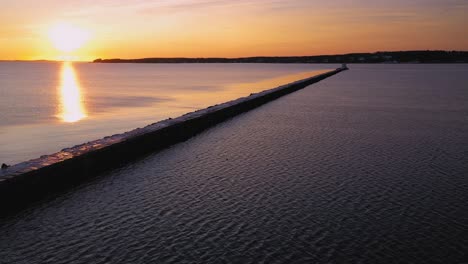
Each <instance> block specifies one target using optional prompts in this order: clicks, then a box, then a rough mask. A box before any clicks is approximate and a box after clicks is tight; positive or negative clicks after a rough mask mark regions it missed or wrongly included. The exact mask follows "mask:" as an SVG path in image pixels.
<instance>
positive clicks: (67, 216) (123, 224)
mask: <svg viewBox="0 0 468 264" xmlns="http://www.w3.org/2000/svg"><path fill="white" fill-rule="evenodd" d="M350 67H351V70H349V71H345V72H342V73H339V74H338V75H335V76H333V77H331V78H328V79H326V80H324V81H321V82H319V83H317V84H314V85H312V86H309V87H307V88H305V89H303V90H300V91H298V92H295V93H293V94H290V95H287V96H285V97H282V98H279V99H278V100H275V101H273V102H270V103H268V104H266V105H263V106H261V107H259V108H257V109H254V110H252V111H250V112H247V113H244V114H242V115H239V116H237V117H235V118H233V119H230V120H228V121H226V122H224V123H221V124H219V125H217V126H215V127H213V128H211V129H209V130H207V131H205V132H203V133H201V134H200V135H198V136H196V137H194V138H192V139H190V140H188V141H185V142H182V143H179V144H176V145H174V146H172V147H171V148H169V149H166V150H163V151H160V152H157V153H154V154H151V155H148V156H147V157H145V158H142V159H140V160H139V161H137V162H134V163H132V164H128V165H126V166H124V167H120V168H116V169H115V170H113V171H109V172H107V173H105V174H103V175H102V176H100V177H98V178H96V179H94V180H91V181H89V182H86V183H84V184H82V185H80V186H77V187H76V188H74V189H72V190H68V191H66V192H64V193H62V194H57V195H54V196H51V197H49V199H47V200H43V201H38V202H37V203H36V204H35V205H33V206H31V207H30V208H28V209H26V210H23V211H22V212H19V213H17V214H16V215H12V216H9V217H8V218H4V219H0V260H1V262H4V263H460V264H461V263H467V262H468V254H467V252H468V144H467V143H468V104H467V103H466V102H467V101H468V90H467V87H468V86H467V84H468V75H467V74H466V73H467V72H468V65H351V66H350Z"/></svg>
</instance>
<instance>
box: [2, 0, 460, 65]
mask: <svg viewBox="0 0 468 264" xmlns="http://www.w3.org/2000/svg"><path fill="white" fill-rule="evenodd" d="M38 3H39V2H38V1H33V0H6V1H2V8H1V9H0V25H1V26H0V44H1V48H0V59H60V58H73V59H78V60H92V59H95V58H141V57H243V56H257V55H265V56H268V55H318V54H337V53H351V52H372V51H378V50H415V49H444V50H468V19H467V17H468V16H467V15H466V14H468V2H467V1H465V0H444V1H442V0H441V1H435V0H413V1H403V0H393V1H381V0H374V1H371V0H360V1H359V0H354V1H351V0H340V1H337V0H328V1H316V0H291V1H280V0H237V1H231V0H157V1H142V0H133V1H130V0H127V1H123V0H114V1H112V0H76V1H60V0H44V1H41V2H40V5H39V4H38ZM62 24H66V25H71V27H72V28H74V29H78V31H76V30H70V31H72V33H73V34H74V35H76V34H78V33H76V32H82V33H83V32H84V33H83V34H85V35H86V41H84V40H83V41H82V42H83V43H80V44H82V45H81V46H80V47H79V48H78V49H76V50H72V51H63V50H60V49H58V48H57V41H58V42H60V41H65V42H67V41H68V42H69V43H68V44H70V42H77V41H79V39H78V38H76V37H74V36H73V35H70V33H63V34H61V33H58V36H57V34H55V38H52V39H51V33H50V32H51V29H53V28H56V27H57V25H62ZM57 39H58V40H57ZM59 46H60V45H59ZM72 46H74V45H72Z"/></svg>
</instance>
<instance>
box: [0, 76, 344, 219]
mask: <svg viewBox="0 0 468 264" xmlns="http://www.w3.org/2000/svg"><path fill="white" fill-rule="evenodd" d="M343 70H347V68H345V67H342V68H338V69H336V70H333V71H329V72H326V73H323V74H319V75H316V76H313V77H310V78H307V79H303V80H299V81H295V82H292V83H289V84H286V85H282V86H279V87H276V88H273V89H270V90H265V91H263V92H260V93H256V94H251V95H250V96H247V97H242V98H239V99H236V100H232V101H229V102H226V103H222V104H218V105H214V106H210V107H208V108H205V109H202V110H198V111H195V112H191V113H187V114H185V115H182V116H180V117H177V118H174V119H166V120H163V121H160V122H157V123H154V124H151V125H148V126H146V127H144V128H137V129H134V130H132V131H129V132H125V133H122V134H116V135H112V136H108V137H104V138H102V139H98V140H95V141H90V142H87V143H84V144H81V145H76V146H74V147H71V148H65V149H63V150H61V151H60V152H57V153H54V154H51V155H44V156H41V157H40V158H37V159H33V160H29V161H26V162H22V163H19V164H16V165H13V166H11V167H8V168H5V169H1V170H0V210H1V212H2V213H0V215H1V214H3V213H5V212H8V211H10V210H16V209H19V208H21V207H22V206H24V205H26V204H28V203H30V202H32V201H35V200H37V199H39V198H40V197H41V196H44V195H47V194H48V193H51V192H54V191H57V190H61V189H64V188H66V187H68V186H73V185H74V184H77V183H79V182H81V181H83V180H85V179H87V178H90V177H92V176H96V175H97V174H98V173H100V172H102V171H104V170H107V169H111V168H114V167H118V166H120V165H122V164H124V163H127V162H130V161H132V160H134V159H136V158H138V157H140V156H142V155H145V154H147V153H150V152H153V151H156V150H160V149H163V148H165V147H168V146H170V145H173V144H175V143H177V142H181V141H184V140H187V139H189V138H190V137H192V136H194V135H196V134H198V133H200V132H201V131H203V130H205V129H207V128H209V127H211V126H213V125H215V124H217V123H220V122H222V121H224V120H226V119H229V118H231V117H233V116H236V115H238V114H240V113H243V112H245V111H248V110H251V109H253V108H256V107H258V106H260V105H262V104H265V103H267V102H269V101H272V100H274V99H276V98H279V97H281V96H283V95H286V94H289V93H292V92H294V91H297V90H300V89H303V88H305V87H307V86H309V85H311V84H313V83H316V82H319V81H321V80H323V79H326V78H328V77H330V76H333V75H335V74H337V73H339V72H341V71H343Z"/></svg>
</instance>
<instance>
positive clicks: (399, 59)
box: [94, 50, 468, 63]
mask: <svg viewBox="0 0 468 264" xmlns="http://www.w3.org/2000/svg"><path fill="white" fill-rule="evenodd" d="M94 62H95V63H468V51H441V50H435V51H432V50H422V51H379V52H374V53H350V54H340V55H317V56H288V57H281V56H279V57H245V58H142V59H96V60H94Z"/></svg>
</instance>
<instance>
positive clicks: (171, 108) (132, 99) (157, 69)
mask: <svg viewBox="0 0 468 264" xmlns="http://www.w3.org/2000/svg"><path fill="white" fill-rule="evenodd" d="M329 68H331V67H330V65H272V64H92V63H27V62H0V120H1V123H0V163H1V162H6V163H8V164H12V163H17V162H21V161H25V160H27V159H31V158H36V157H39V156H40V155H43V154H50V153H53V152H56V151H59V150H60V149H62V148H65V147H71V146H73V145H76V144H80V143H84V142H87V141H90V140H94V139H98V138H102V137H104V136H109V135H112V134H116V133H122V132H125V131H128V130H131V129H134V128H137V127H142V126H145V125H148V124H151V123H154V122H156V121H159V120H162V119H166V118H168V117H176V116H180V115H182V114H184V113H187V112H191V111H194V110H196V109H201V108H205V107H208V106H210V105H213V104H217V103H223V102H225V101H229V100H232V99H236V98H239V97H243V96H247V95H249V94H250V93H252V92H258V91H262V90H265V89H268V88H273V87H276V86H278V85H281V84H285V83H288V82H291V81H295V80H298V79H302V78H306V77H310V76H312V75H316V74H318V72H321V71H323V70H325V69H329Z"/></svg>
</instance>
